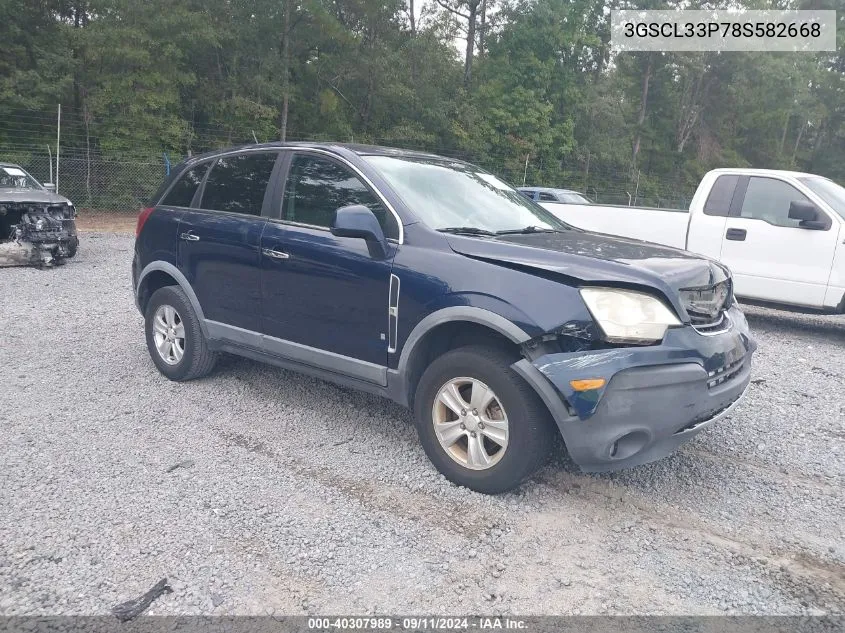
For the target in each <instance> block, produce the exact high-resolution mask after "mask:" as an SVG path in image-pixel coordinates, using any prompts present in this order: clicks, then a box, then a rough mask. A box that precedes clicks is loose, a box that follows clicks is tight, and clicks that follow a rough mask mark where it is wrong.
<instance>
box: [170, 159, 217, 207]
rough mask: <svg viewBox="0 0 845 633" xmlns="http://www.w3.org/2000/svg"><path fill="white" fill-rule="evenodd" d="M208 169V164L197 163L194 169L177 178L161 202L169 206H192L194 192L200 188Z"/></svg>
mask: <svg viewBox="0 0 845 633" xmlns="http://www.w3.org/2000/svg"><path fill="white" fill-rule="evenodd" d="M206 171H208V164H207V163H206V164H204V165H197V166H196V167H194V168H193V169H189V170H188V171H186V172H185V173H184V174H183V175H182V176H181V177H180V178H179V180H177V181H176V182H175V183H174V184H173V187H171V189H170V191H168V192H167V195H166V196H165V197H164V200H162V201H161V204H162V205H164V206H168V207H190V206H191V200H193V199H194V194H195V193H196V192H197V189H199V187H200V184H201V183H202V179H203V177H204V176H205V172H206Z"/></svg>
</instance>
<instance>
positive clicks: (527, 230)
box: [496, 226, 560, 235]
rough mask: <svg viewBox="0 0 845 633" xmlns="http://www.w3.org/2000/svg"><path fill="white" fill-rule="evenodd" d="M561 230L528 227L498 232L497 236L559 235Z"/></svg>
mask: <svg viewBox="0 0 845 633" xmlns="http://www.w3.org/2000/svg"><path fill="white" fill-rule="evenodd" d="M559 232H560V229H542V228H540V227H539V226H526V227H523V228H521V229H508V230H506V231H496V235H514V234H517V233H559Z"/></svg>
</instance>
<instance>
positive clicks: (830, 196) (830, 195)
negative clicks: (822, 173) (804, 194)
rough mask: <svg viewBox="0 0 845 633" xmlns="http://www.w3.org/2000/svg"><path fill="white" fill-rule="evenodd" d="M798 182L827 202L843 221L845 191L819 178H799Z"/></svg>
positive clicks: (829, 181)
mask: <svg viewBox="0 0 845 633" xmlns="http://www.w3.org/2000/svg"><path fill="white" fill-rule="evenodd" d="M798 180H800V181H801V182H803V183H804V184H805V185H807V187H809V188H810V189H811V190H812V192H813V193H815V194H816V195H817V196H818V197H819V198H821V199H822V200H824V201H825V202H827V203H828V204H829V205H830V206H831V208H832V209H833V210H834V211H836V212H837V213H838V214H839V215H840V216H842V219H843V220H845V189H843V188H842V187H840V186H839V185H837V184H836V183H835V182H833V181H832V180H828V179H827V178H821V177H819V176H812V177H808V178H799V179H798Z"/></svg>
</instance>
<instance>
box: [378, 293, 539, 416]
mask: <svg viewBox="0 0 845 633" xmlns="http://www.w3.org/2000/svg"><path fill="white" fill-rule="evenodd" d="M453 321H469V322H471V323H478V324H479V325H484V326H487V327H489V328H490V329H492V330H495V331H497V332H498V333H499V334H501V335H502V336H505V337H507V338H508V339H510V340H511V341H513V342H514V343H517V344H521V343H524V342H525V341H527V340H529V339H530V338H531V337H530V336H529V335H528V334H527V333H526V332H525V331H524V330H523V329H522V328H520V327H518V326H516V325H514V324H513V323H511V322H510V321H509V320H508V319H506V318H505V317H503V316H501V315H498V314H496V313H495V312H490V311H489V310H485V309H483V308H476V307H473V306H452V307H449V308H442V309H440V310H437V311H436V312H432V313H431V314H429V315H428V316H426V317H425V318H424V319H422V320H421V321H420V322H419V323H417V325H416V326H415V327H414V329H413V330H411V333H410V334H409V335H408V338H407V339H406V340H405V344H404V345H403V346H402V353H401V354H400V356H399V364H398V366H397V368H396V369H390V370H388V372H387V389H388V393H389V395H390V398H391V399H393V400H395V401H396V402H398V403H399V404H402V405H403V406H408V402H409V395H410V394H409V393H408V391H409V386H408V364H409V363H410V360H411V358H412V356H413V354H414V351H415V350H416V348H417V346H418V345H419V343H420V341H421V340H422V338H423V337H424V336H425V335H426V334H427V333H428V332H429V331H431V330H433V329H434V328H436V327H437V326H438V325H443V324H444V323H450V322H453Z"/></svg>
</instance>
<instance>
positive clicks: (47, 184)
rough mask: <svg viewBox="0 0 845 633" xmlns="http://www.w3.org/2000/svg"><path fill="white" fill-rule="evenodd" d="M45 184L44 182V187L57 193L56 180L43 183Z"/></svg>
mask: <svg viewBox="0 0 845 633" xmlns="http://www.w3.org/2000/svg"><path fill="white" fill-rule="evenodd" d="M43 184H44V188H45V189H46V190H47V191H52V192H53V193H56V183H54V182H45V183H43Z"/></svg>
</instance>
